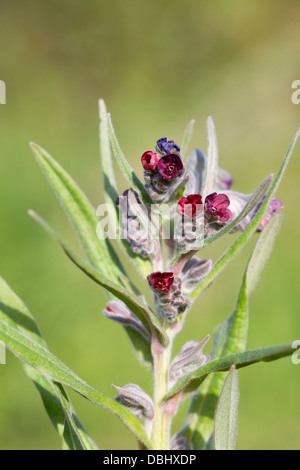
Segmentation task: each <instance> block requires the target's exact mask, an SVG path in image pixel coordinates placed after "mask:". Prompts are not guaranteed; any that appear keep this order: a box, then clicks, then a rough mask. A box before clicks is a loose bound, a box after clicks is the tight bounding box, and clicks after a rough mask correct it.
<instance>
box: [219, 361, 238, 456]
mask: <svg viewBox="0 0 300 470" xmlns="http://www.w3.org/2000/svg"><path fill="white" fill-rule="evenodd" d="M239 398H240V391H239V380H238V373H237V371H236V369H235V367H234V366H232V367H231V368H230V371H229V373H228V375H227V377H226V379H225V381H224V385H223V388H222V391H221V394H220V397H219V401H218V404H217V408H216V415H215V427H214V441H215V449H216V450H234V449H235V446H236V440H237V433H238V406H239Z"/></svg>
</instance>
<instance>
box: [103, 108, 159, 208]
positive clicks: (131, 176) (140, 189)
mask: <svg viewBox="0 0 300 470" xmlns="http://www.w3.org/2000/svg"><path fill="white" fill-rule="evenodd" d="M107 119H108V130H109V135H110V141H111V145H112V148H113V151H114V155H115V157H116V160H117V162H118V164H119V167H120V169H121V171H122V173H123V175H124V176H125V178H126V179H127V181H128V182H129V184H130V187H131V188H132V189H134V190H135V191H136V192H137V193H138V194H139V196H140V198H141V199H142V201H143V202H144V203H149V204H151V199H150V197H149V194H148V193H147V191H146V190H145V188H144V185H143V183H142V182H141V180H140V179H139V178H138V177H137V175H136V174H135V172H134V170H133V168H132V167H131V166H130V165H129V163H128V161H127V160H126V158H125V156H124V154H123V152H122V150H121V147H120V145H119V142H118V139H117V137H116V134H115V131H114V128H113V125H112V122H111V117H110V114H109V113H108V115H107Z"/></svg>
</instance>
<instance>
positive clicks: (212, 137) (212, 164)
mask: <svg viewBox="0 0 300 470" xmlns="http://www.w3.org/2000/svg"><path fill="white" fill-rule="evenodd" d="M207 134H208V151H207V160H206V170H205V181H204V187H203V194H202V196H203V198H205V197H206V196H208V195H209V194H211V193H212V192H214V190H215V187H216V179H217V176H218V169H219V163H218V143H217V136H216V129H215V125H214V122H213V120H212V117H211V116H209V118H208V119H207Z"/></svg>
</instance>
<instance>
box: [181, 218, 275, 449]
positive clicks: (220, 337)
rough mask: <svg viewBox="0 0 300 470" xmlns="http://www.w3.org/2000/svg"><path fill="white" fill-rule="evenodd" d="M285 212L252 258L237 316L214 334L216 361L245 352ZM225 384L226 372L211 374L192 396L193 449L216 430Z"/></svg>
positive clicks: (190, 435)
mask: <svg viewBox="0 0 300 470" xmlns="http://www.w3.org/2000/svg"><path fill="white" fill-rule="evenodd" d="M282 215H283V211H282V210H280V211H278V212H277V213H276V214H275V215H274V216H273V218H272V219H271V220H270V222H269V224H268V225H267V226H266V227H265V230H263V232H262V233H261V235H260V237H259V239H258V241H257V243H256V245H255V248H254V250H253V252H252V254H251V256H250V258H249V261H248V264H247V267H246V270H245V274H244V277H243V283H242V286H241V290H240V293H239V298H238V302H237V305H236V308H235V311H234V313H233V314H232V315H231V316H230V317H229V319H228V320H226V321H225V322H224V323H222V324H221V325H219V326H218V327H217V328H216V330H215V332H214V349H213V352H212V358H213V359H217V358H219V357H222V356H227V355H229V354H235V353H238V352H242V351H244V350H245V349H246V343H247V331H248V299H249V297H250V295H251V294H252V293H253V291H254V279H257V275H258V274H259V275H260V274H261V273H262V271H263V269H264V267H265V264H266V262H267V259H268V257H269V255H270V254H271V251H272V248H273V245H274V241H275V237H276V235H277V233H278V231H279V228H280V225H281V220H282ZM223 382H224V375H223V373H216V374H213V375H210V376H209V377H208V379H207V380H206V381H205V382H204V383H203V385H202V386H201V389H200V390H199V392H198V393H197V394H195V396H194V397H193V401H192V404H191V409H190V412H189V415H188V419H187V421H188V423H189V424H188V426H187V428H186V429H185V436H186V437H187V439H188V441H189V442H192V443H193V446H194V448H197V449H202V448H203V446H204V444H205V442H206V441H207V440H208V439H209V436H210V434H211V432H212V429H213V417H214V410H215V407H216V403H217V399H218V396H219V394H220V391H221V388H222V386H223Z"/></svg>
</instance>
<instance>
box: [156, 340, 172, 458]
mask: <svg viewBox="0 0 300 470" xmlns="http://www.w3.org/2000/svg"><path fill="white" fill-rule="evenodd" d="M171 347H172V341H170V344H169V346H167V347H164V346H162V345H161V344H160V343H159V342H158V340H157V338H156V337H154V338H153V341H152V355H153V359H154V377H153V378H154V398H153V402H154V420H153V428H152V445H153V449H155V450H168V449H169V448H170V424H171V418H172V415H171V414H170V413H169V410H167V409H166V407H165V406H164V405H163V403H162V399H163V397H164V396H165V395H166V393H167V391H168V371H169V366H170V355H171Z"/></svg>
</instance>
